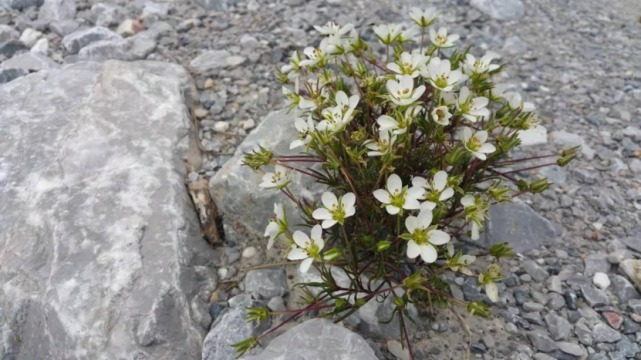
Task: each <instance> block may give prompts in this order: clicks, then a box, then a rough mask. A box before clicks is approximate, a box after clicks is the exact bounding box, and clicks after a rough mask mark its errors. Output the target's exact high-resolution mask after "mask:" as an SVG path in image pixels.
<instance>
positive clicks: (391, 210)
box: [385, 205, 401, 215]
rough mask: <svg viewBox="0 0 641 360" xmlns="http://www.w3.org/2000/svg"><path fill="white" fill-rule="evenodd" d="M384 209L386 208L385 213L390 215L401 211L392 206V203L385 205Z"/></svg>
mask: <svg viewBox="0 0 641 360" xmlns="http://www.w3.org/2000/svg"><path fill="white" fill-rule="evenodd" d="M385 210H387V213H388V214H390V215H396V214H398V213H399V212H400V211H401V209H399V208H397V207H396V206H393V205H387V206H386V207H385Z"/></svg>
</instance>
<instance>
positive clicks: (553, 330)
mask: <svg viewBox="0 0 641 360" xmlns="http://www.w3.org/2000/svg"><path fill="white" fill-rule="evenodd" d="M545 323H546V324H547V326H548V330H549V331H550V335H551V336H552V339H554V340H556V341H559V340H567V339H568V338H569V336H570V332H571V331H572V325H571V324H570V322H569V321H567V320H566V319H564V318H562V317H561V316H558V315H556V314H553V313H549V314H547V315H546V316H545Z"/></svg>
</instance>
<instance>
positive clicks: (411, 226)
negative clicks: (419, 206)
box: [405, 216, 418, 234]
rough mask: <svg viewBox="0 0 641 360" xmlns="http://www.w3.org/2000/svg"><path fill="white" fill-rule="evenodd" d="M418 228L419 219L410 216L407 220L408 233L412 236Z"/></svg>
mask: <svg viewBox="0 0 641 360" xmlns="http://www.w3.org/2000/svg"><path fill="white" fill-rule="evenodd" d="M417 226H418V219H417V218H416V216H408V217H407V218H406V219H405V228H406V229H407V231H409V232H410V234H411V233H413V232H414V230H416V227H417Z"/></svg>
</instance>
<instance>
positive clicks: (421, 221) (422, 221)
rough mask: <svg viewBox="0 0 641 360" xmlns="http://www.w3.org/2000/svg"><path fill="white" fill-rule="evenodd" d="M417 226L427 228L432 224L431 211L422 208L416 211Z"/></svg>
mask: <svg viewBox="0 0 641 360" xmlns="http://www.w3.org/2000/svg"><path fill="white" fill-rule="evenodd" d="M417 219H418V226H419V227H420V228H421V229H427V228H428V227H430V224H432V212H431V211H429V210H423V211H421V212H419V213H418V216H417Z"/></svg>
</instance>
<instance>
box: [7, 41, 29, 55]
mask: <svg viewBox="0 0 641 360" xmlns="http://www.w3.org/2000/svg"><path fill="white" fill-rule="evenodd" d="M25 51H29V48H28V47H26V46H25V45H24V44H23V43H22V41H20V40H9V41H6V42H4V43H0V55H2V56H4V57H5V58H7V59H9V58H11V57H13V55H15V54H18V53H21V52H25Z"/></svg>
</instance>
